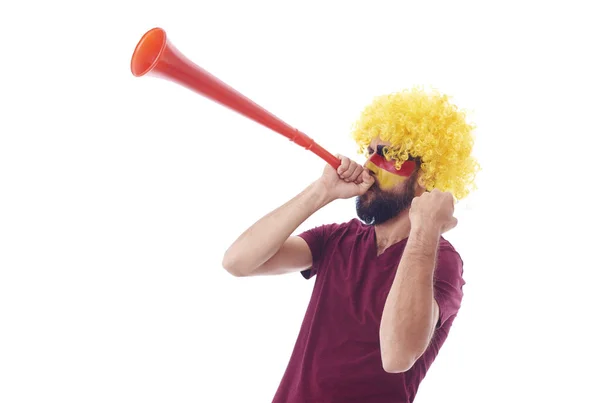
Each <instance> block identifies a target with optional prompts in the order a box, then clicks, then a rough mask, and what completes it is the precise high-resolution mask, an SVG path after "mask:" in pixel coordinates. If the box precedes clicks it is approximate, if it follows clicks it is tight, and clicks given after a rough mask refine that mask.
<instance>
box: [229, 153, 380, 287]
mask: <svg viewBox="0 0 600 403" xmlns="http://www.w3.org/2000/svg"><path fill="white" fill-rule="evenodd" d="M337 157H338V158H340V166H339V167H338V169H337V170H335V169H333V167H331V165H328V164H327V165H326V166H325V169H324V170H323V175H322V176H321V178H319V179H318V180H317V181H315V182H313V183H312V184H311V185H310V186H308V187H307V188H306V189H305V190H304V191H302V192H301V193H300V194H298V195H297V196H296V197H294V198H293V199H292V200H290V201H289V202H287V203H286V204H284V205H283V206H281V207H279V208H278V209H276V210H274V211H272V212H271V213H269V214H267V215H266V216H264V217H263V218H261V219H260V220H259V221H257V222H256V223H254V225H252V226H251V227H250V228H248V229H247V230H246V231H245V232H244V233H243V234H242V235H240V237H239V238H238V239H237V240H236V241H235V242H234V243H233V245H231V246H230V247H229V249H228V250H227V252H226V253H225V255H224V257H223V267H224V268H225V269H226V270H227V271H228V272H229V273H231V274H232V275H234V276H238V277H243V276H256V275H265V274H281V273H288V272H291V271H301V270H304V269H307V268H309V267H310V266H311V265H312V263H313V262H312V259H313V256H312V253H311V251H310V248H309V246H308V244H307V243H306V241H304V239H302V238H301V237H299V236H291V234H292V233H293V232H294V231H295V230H296V229H297V228H298V227H299V226H300V224H302V223H303V222H304V221H305V220H306V219H307V218H308V217H310V216H311V215H312V214H314V213H315V212H316V211H317V210H319V209H320V208H322V207H324V206H326V205H327V204H329V203H331V202H332V201H334V200H337V199H346V198H350V197H354V196H357V195H361V194H364V193H365V192H366V191H367V190H368V189H369V187H371V185H372V184H373V182H374V179H373V178H372V177H371V176H370V175H369V170H367V169H365V168H364V167H363V166H361V165H359V164H357V163H356V162H354V161H352V160H350V159H349V158H348V157H344V156H341V155H338V156H337Z"/></svg>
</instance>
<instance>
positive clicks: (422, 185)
mask: <svg viewBox="0 0 600 403" xmlns="http://www.w3.org/2000/svg"><path fill="white" fill-rule="evenodd" d="M416 184H417V186H418V187H420V188H422V189H423V190H426V186H425V179H424V178H423V171H419V172H418V173H417V183H416Z"/></svg>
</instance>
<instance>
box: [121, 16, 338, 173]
mask: <svg viewBox="0 0 600 403" xmlns="http://www.w3.org/2000/svg"><path fill="white" fill-rule="evenodd" d="M131 72H132V74H133V75H134V76H136V77H141V76H144V75H150V76H155V77H159V78H162V79H165V80H169V81H172V82H175V83H177V84H179V85H182V86H184V87H186V88H188V89H190V90H192V91H194V92H196V93H198V94H200V95H203V96H205V97H207V98H209V99H211V100H213V101H215V102H217V103H219V104H221V105H223V106H226V107H228V108H230V109H232V110H233V111H235V112H238V113H240V114H242V115H244V116H246V117H247V118H249V119H252V120H254V121H255V122H257V123H260V124H262V125H263V126H265V127H268V128H269V129H271V130H273V131H275V132H276V133H279V134H281V135H283V136H285V137H287V138H288V139H290V140H291V141H293V142H294V143H296V144H298V145H299V146H301V147H304V148H305V149H307V150H309V151H312V152H313V153H315V154H316V155H317V156H319V157H321V158H322V159H323V160H325V161H326V162H327V163H329V164H330V165H331V166H333V167H334V168H336V169H337V168H338V167H339V165H340V160H339V159H338V158H336V157H335V156H334V155H333V154H331V153H330V152H328V151H327V150H325V149H324V148H323V147H321V146H320V145H319V144H317V143H316V142H315V141H314V140H313V139H312V138H310V137H308V136H307V135H306V134H304V133H302V132H301V131H299V130H297V129H295V128H293V127H291V126H290V125H288V124H287V123H285V122H284V121H282V120H281V119H279V118H278V117H276V116H275V115H273V114H271V113H270V112H268V111H267V110H265V109H264V108H262V107H261V106H259V105H257V104H256V103H254V102H253V101H252V100H250V99H249V98H247V97H246V96H244V95H242V94H241V93H239V92H238V91H236V90H235V89H233V88H232V87H230V86H229V85H227V84H225V83H224V82H223V81H221V80H219V79H218V78H217V77H215V76H213V75H212V74H210V73H209V72H207V71H206V70H204V69H203V68H201V67H200V66H198V65H196V64H195V63H193V62H192V61H190V60H189V59H188V58H186V57H185V56H184V55H183V54H182V53H181V52H179V50H178V49H177V48H176V47H175V46H173V44H171V43H170V41H169V40H168V38H167V34H166V32H165V31H164V30H163V29H162V28H153V29H151V30H149V31H148V32H146V33H145V34H144V35H143V36H142V38H141V39H140V41H139V42H138V44H137V46H136V48H135V50H134V52H133V55H132V57H131Z"/></svg>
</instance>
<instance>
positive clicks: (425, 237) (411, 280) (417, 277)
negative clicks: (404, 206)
mask: <svg viewBox="0 0 600 403" xmlns="http://www.w3.org/2000/svg"><path fill="white" fill-rule="evenodd" d="M439 239H440V231H439V230H437V229H436V228H425V227H418V228H414V229H412V230H411V233H410V235H409V238H408V241H407V244H406V247H405V250H404V253H403V255H402V259H401V261H400V264H399V265H398V269H397V271H396V276H395V278H394V282H393V283H392V287H391V289H390V292H389V294H388V297H387V300H386V302H385V306H384V309H383V315H382V319H381V327H380V343H381V355H382V360H383V366H384V368H385V369H386V370H387V371H388V372H403V371H406V370H408V369H409V368H410V367H411V366H412V364H413V363H414V361H416V360H417V359H418V358H419V357H420V356H421V354H423V352H424V351H425V349H426V348H427V345H428V343H429V340H430V338H431V335H432V333H433V331H434V329H435V325H436V321H437V315H436V313H437V305H435V300H434V296H433V295H434V294H433V272H434V270H435V265H436V259H437V249H438V245H439Z"/></svg>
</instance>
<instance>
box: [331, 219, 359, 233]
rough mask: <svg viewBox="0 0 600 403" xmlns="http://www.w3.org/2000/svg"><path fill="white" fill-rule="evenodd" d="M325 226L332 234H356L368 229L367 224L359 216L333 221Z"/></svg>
mask: <svg viewBox="0 0 600 403" xmlns="http://www.w3.org/2000/svg"><path fill="white" fill-rule="evenodd" d="M325 227H326V228H327V229H328V231H329V233H330V235H335V234H337V235H344V236H348V235H354V234H356V233H360V232H362V231H365V230H366V229H367V225H365V224H364V223H363V222H362V221H360V220H359V219H358V218H352V219H350V220H348V221H342V222H332V223H329V224H325Z"/></svg>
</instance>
